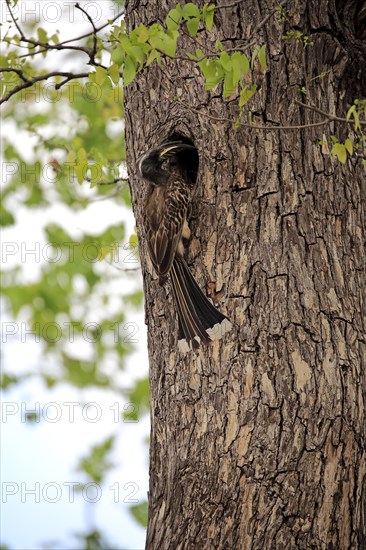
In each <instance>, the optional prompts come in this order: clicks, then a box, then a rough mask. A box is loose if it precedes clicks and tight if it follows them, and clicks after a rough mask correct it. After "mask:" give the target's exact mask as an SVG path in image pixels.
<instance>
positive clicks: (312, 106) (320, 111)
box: [295, 99, 366, 126]
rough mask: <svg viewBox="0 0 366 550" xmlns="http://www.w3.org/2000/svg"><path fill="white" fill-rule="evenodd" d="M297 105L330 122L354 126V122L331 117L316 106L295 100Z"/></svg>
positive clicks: (364, 124)
mask: <svg viewBox="0 0 366 550" xmlns="http://www.w3.org/2000/svg"><path fill="white" fill-rule="evenodd" d="M295 103H297V105H301V107H304V108H305V109H309V111H314V112H315V113H319V114H320V115H323V116H326V117H327V119H328V120H329V121H330V122H331V121H336V122H346V123H347V124H353V121H352V120H347V119H346V118H342V117H339V116H336V115H331V114H330V113H327V112H326V111H323V110H322V109H319V107H315V105H308V104H306V103H302V101H298V100H297V99H295ZM359 124H360V126H366V122H363V121H360V122H359Z"/></svg>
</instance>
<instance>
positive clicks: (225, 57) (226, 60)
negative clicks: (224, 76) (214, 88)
mask: <svg viewBox="0 0 366 550" xmlns="http://www.w3.org/2000/svg"><path fill="white" fill-rule="evenodd" d="M220 63H221V65H222V67H223V68H224V69H225V71H231V70H232V64H231V57H230V56H229V54H228V53H227V52H222V54H221V55H220Z"/></svg>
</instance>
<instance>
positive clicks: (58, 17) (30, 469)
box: [0, 0, 149, 550]
mask: <svg viewBox="0 0 366 550" xmlns="http://www.w3.org/2000/svg"><path fill="white" fill-rule="evenodd" d="M81 5H82V6H83V7H84V8H85V9H87V10H88V13H89V14H90V15H91V16H92V17H93V20H94V22H95V24H97V25H101V24H103V23H104V22H105V21H106V20H107V19H110V18H111V17H113V16H114V15H115V14H116V9H117V8H116V6H114V5H113V4H111V3H110V2H109V1H107V0H105V1H102V2H100V1H99V2H86V1H84V2H81ZM17 14H18V16H19V18H20V21H22V22H24V23H26V22H27V21H32V19H34V18H36V19H37V21H39V22H40V23H41V24H42V26H43V27H44V28H46V29H47V30H48V32H49V33H51V32H54V31H55V30H56V29H60V30H61V36H62V39H68V38H70V37H72V36H75V35H79V34H82V32H85V31H87V30H89V26H88V22H87V21H85V20H83V19H82V18H81V15H80V13H78V12H77V10H75V8H74V2H68V1H66V0H50V1H48V0H43V1H41V2H33V1H29V0H27V1H25V0H23V1H22V0H20V2H19V4H18V12H17ZM0 15H1V19H2V21H3V22H6V19H7V14H6V10H5V2H2V3H1V8H0ZM49 62H51V63H52V60H51V58H50V61H49ZM73 63H75V60H73V59H72V58H70V57H68V58H67V59H65V66H64V70H68V69H75V67H74V66H73ZM117 130H118V128H117ZM1 132H2V133H3V135H4V134H5V133H7V135H11V136H12V138H13V139H14V142H15V143H16V144H17V146H18V147H23V148H25V149H27V150H29V154H30V155H31V150H32V140H31V139H30V138H29V136H28V135H26V133H25V132H22V133H20V134H17V135H13V133H14V127H13V126H12V124H11V122H10V121H9V122H8V121H6V122H5V123H4V124H2V126H1ZM55 219H56V220H62V224H63V226H64V227H67V228H68V231H69V232H70V233H71V234H72V235H77V234H78V233H80V232H84V231H85V232H88V233H91V234H94V233H98V232H100V231H102V230H103V229H105V228H106V227H108V226H109V225H111V224H114V223H116V224H117V223H119V222H120V221H121V219H123V220H127V227H128V229H127V234H130V233H131V232H132V230H133V226H134V219H133V216H132V213H130V212H127V210H126V209H123V207H121V206H120V205H116V204H115V203H113V201H102V202H94V203H92V204H90V206H88V207H87V208H86V209H85V210H84V211H82V212H77V213H73V212H70V211H69V210H68V209H67V208H65V207H64V206H63V205H61V204H57V203H54V204H52V206H50V207H49V208H43V209H42V210H41V209H39V210H38V211H37V214H36V215H35V214H34V212H29V211H28V210H27V209H26V208H23V209H22V210H20V211H19V210H18V211H17V223H16V224H15V226H10V227H8V228H5V229H4V230H3V231H2V241H3V242H7V243H8V242H13V243H16V244H19V243H24V246H25V248H26V249H27V250H32V248H33V249H34V244H35V243H40V246H41V247H42V246H44V245H45V244H47V243H46V239H45V235H44V232H43V227H45V225H47V224H48V223H49V222H50V221H53V220H55ZM29 228H31V231H30V230H29ZM20 248H21V247H20ZM21 262H22V258H21V254H20V249H19V251H18V253H16V254H13V255H11V256H10V255H8V256H7V257H6V258H5V264H4V265H3V269H7V268H11V267H13V266H14V265H16V264H19V263H21ZM40 267H41V263H40V262H39V261H37V258H36V256H35V255H33V256H32V254H28V255H27V256H26V258H25V262H23V268H25V277H26V280H28V281H29V280H32V279H34V278H36V276H37V273H38V272H39V269H40ZM138 277H141V276H140V275H138ZM122 284H123V292H124V293H128V292H129V291H131V290H132V289H133V288H136V287H138V286H141V278H140V279H137V282H136V280H135V281H133V282H128V281H127V280H126V279H125V278H123V277H122V276H121V285H122ZM114 291H115V292H121V289H120V288H115V289H114ZM11 321H12V320H11V319H10V318H9V317H7V316H6V314H5V313H4V310H3V315H2V321H1V322H2V328H3V327H4V323H9V322H11ZM128 321H129V322H133V323H135V324H136V325H137V326H138V338H137V340H138V341H137V342H136V343H135V344H134V353H133V354H132V355H131V356H130V357H129V359H128V361H127V366H126V369H125V370H124V371H122V372H121V374H120V375H119V376H120V379H119V385H120V386H122V387H131V386H132V385H133V381H134V380H137V379H140V378H142V377H144V376H146V374H147V369H148V357H147V344H146V327H145V324H144V314H143V312H142V311H141V312H138V313H136V312H134V311H130V312H129V313H128ZM7 326H8V325H7ZM23 340H25V341H22V337H21V334H20V332H19V333H17V334H14V336H11V337H7V338H6V343H5V344H2V364H3V367H4V369H5V370H6V372H12V373H14V374H20V373H22V372H29V371H34V372H36V371H37V369H39V366H40V365H41V364H42V363H43V362H44V357H43V351H44V350H43V346H42V343H41V342H36V341H35V339H34V337H32V335H27V336H26V338H23ZM74 345H76V344H74ZM77 345H80V344H77ZM74 351H75V350H74ZM78 351H79V353H80V355H81V356H82V355H83V354H84V353H87V349H83V348H81V349H79V350H78ZM126 405H127V404H126V403H123V402H121V401H120V395H119V394H114V393H113V392H112V391H108V392H106V391H101V390H98V389H89V390H78V389H75V388H71V387H70V386H69V385H66V384H65V385H58V386H56V387H55V388H53V389H52V390H48V389H46V388H45V386H44V384H43V383H42V382H41V381H40V380H36V379H31V380H29V381H28V382H26V383H23V384H21V385H19V386H18V385H16V386H13V388H11V389H10V390H8V391H6V392H4V393H3V394H2V403H1V407H2V408H1V413H2V416H1V425H0V428H1V499H2V500H1V532H0V537H1V543H2V544H6V545H8V546H9V548H11V549H12V550H25V549H26V550H39V549H40V548H52V549H53V550H58V549H60V550H61V549H63V550H68V549H70V550H71V549H72V550H76V548H77V547H78V546H77V542H76V539H75V536H74V535H73V534H74V533H77V532H85V531H86V530H87V529H89V528H92V527H93V526H96V527H97V528H100V529H102V530H103V531H104V532H105V534H106V535H107V537H108V539H109V540H110V541H112V542H114V543H115V544H116V545H117V546H116V547H118V548H121V549H122V550H140V549H143V548H144V544H145V531H144V529H142V528H141V527H139V526H138V524H137V523H136V521H135V520H134V519H132V517H131V514H130V512H129V510H128V509H129V506H130V505H131V504H133V503H135V502H136V503H137V502H142V501H143V500H145V499H146V497H147V490H148V472H147V470H148V446H147V442H146V440H147V437H148V434H149V420H148V418H146V417H145V418H143V419H142V420H140V421H139V422H137V423H128V422H123V421H121V419H120V415H117V412H120V411H121V409H122V408H123V407H124V406H126ZM26 410H36V411H37V412H38V413H40V422H36V423H32V424H30V423H29V422H25V419H24V414H25V412H26ZM117 416H118V420H117ZM116 430H117V433H118V440H117V444H116V448H115V449H114V451H113V453H112V455H111V459H112V461H113V463H114V464H115V467H114V468H113V469H112V470H111V471H110V473H109V474H108V476H107V480H106V483H105V484H104V485H103V487H93V486H90V487H89V488H88V491H87V492H85V494H84V493H80V492H78V491H77V490H76V489H77V487H78V486H80V485H81V484H82V483H84V482H85V479H84V478H83V476H82V474H81V473H78V472H77V471H75V465H76V464H77V462H78V460H79V459H80V458H81V457H82V456H84V455H85V454H86V451H87V450H88V449H89V448H90V447H91V446H92V445H95V444H98V443H100V442H101V441H103V440H104V439H105V438H106V437H107V436H108V435H110V434H113V433H115V432H116Z"/></svg>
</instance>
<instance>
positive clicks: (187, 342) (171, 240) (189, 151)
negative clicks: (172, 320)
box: [137, 141, 232, 353]
mask: <svg viewBox="0 0 366 550" xmlns="http://www.w3.org/2000/svg"><path fill="white" fill-rule="evenodd" d="M194 155H196V156H194ZM197 157H198V155H197V149H196V147H195V146H194V145H191V144H188V143H184V142H181V141H169V142H166V143H163V144H161V145H160V146H158V147H155V148H153V149H150V150H149V151H147V152H146V153H144V154H143V155H141V157H140V158H139V159H138V161H137V173H138V175H139V177H140V178H141V179H142V180H143V181H144V183H145V184H147V186H148V187H147V192H146V195H145V199H144V204H143V229H144V234H145V238H146V244H147V250H148V253H149V256H150V259H151V262H152V265H153V267H154V269H155V272H156V274H157V276H158V280H159V284H160V285H161V286H164V285H165V283H166V282H167V280H168V279H170V282H171V288H172V293H173V299H174V302H175V306H176V310H177V313H178V349H179V350H180V351H181V352H183V353H186V352H188V351H190V350H192V349H194V350H197V349H198V348H199V347H200V345H201V344H208V343H210V342H211V341H212V340H218V339H220V338H221V337H222V336H223V335H224V334H225V333H226V332H228V331H229V330H230V329H231V328H232V325H231V322H230V321H229V319H228V318H227V317H226V316H225V315H223V314H222V313H221V312H220V311H219V310H218V309H217V308H216V307H215V306H214V305H213V304H212V303H211V302H210V301H209V300H208V298H207V297H206V296H205V294H204V293H203V292H202V290H201V289H200V287H199V285H198V283H197V281H196V280H195V278H194V277H193V275H192V273H191V271H190V269H189V267H188V265H187V263H186V261H185V259H184V253H185V247H184V241H188V240H189V238H190V234H191V232H190V229H189V226H188V223H187V211H188V207H189V205H190V202H191V198H192V191H193V188H194V181H193V180H195V177H192V167H191V166H189V160H191V161H192V158H195V159H197ZM197 166H198V162H197ZM193 173H194V175H196V173H195V172H194V171H193Z"/></svg>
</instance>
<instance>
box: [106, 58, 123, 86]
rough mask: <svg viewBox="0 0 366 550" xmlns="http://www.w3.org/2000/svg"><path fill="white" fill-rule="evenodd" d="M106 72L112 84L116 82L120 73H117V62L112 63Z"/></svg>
mask: <svg viewBox="0 0 366 550" xmlns="http://www.w3.org/2000/svg"><path fill="white" fill-rule="evenodd" d="M108 74H109V76H110V77H111V79H112V82H113V83H114V84H118V82H119V79H120V75H119V66H118V65H117V63H114V65H112V66H111V67H110V68H109V69H108Z"/></svg>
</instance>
